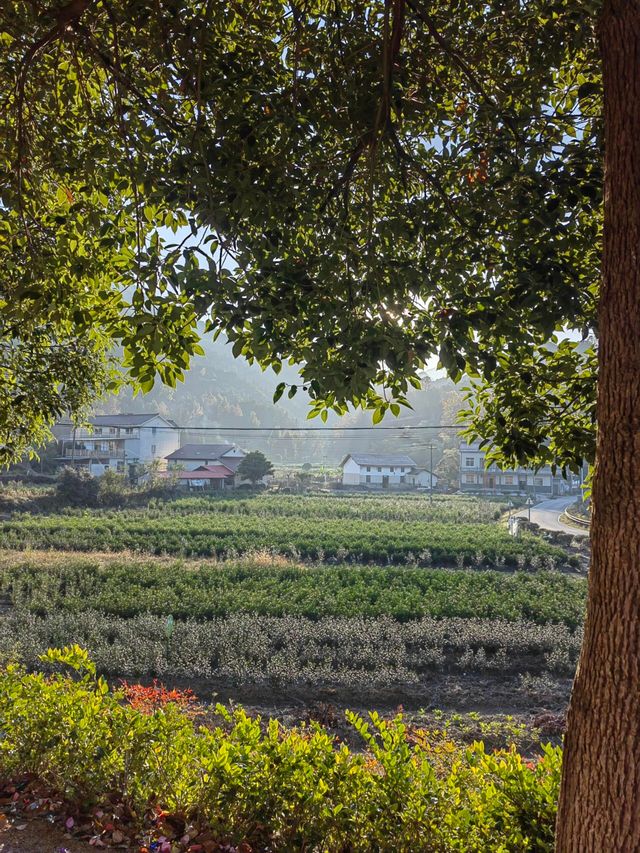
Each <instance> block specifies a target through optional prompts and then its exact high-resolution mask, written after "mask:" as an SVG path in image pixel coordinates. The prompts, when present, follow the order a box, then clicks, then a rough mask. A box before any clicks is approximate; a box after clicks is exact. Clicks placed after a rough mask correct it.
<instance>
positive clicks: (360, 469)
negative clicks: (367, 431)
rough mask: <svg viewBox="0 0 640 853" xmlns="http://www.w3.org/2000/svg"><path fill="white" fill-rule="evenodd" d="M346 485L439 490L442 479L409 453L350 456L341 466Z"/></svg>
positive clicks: (343, 481)
mask: <svg viewBox="0 0 640 853" xmlns="http://www.w3.org/2000/svg"><path fill="white" fill-rule="evenodd" d="M340 467H341V468H342V485H343V486H345V487H349V486H358V487H364V488H371V489H417V488H435V485H436V483H437V481H438V478H437V477H436V476H435V474H432V473H431V472H430V471H428V470H427V469H426V468H421V467H420V466H418V465H416V462H415V460H414V459H412V458H411V456H406V455H405V454H401V453H399V454H384V455H378V454H375V453H349V454H348V455H347V456H345V458H344V459H343V460H342V462H341V463H340Z"/></svg>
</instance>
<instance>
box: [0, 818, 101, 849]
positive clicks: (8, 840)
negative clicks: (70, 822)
mask: <svg viewBox="0 0 640 853" xmlns="http://www.w3.org/2000/svg"><path fill="white" fill-rule="evenodd" d="M4 817H5V815H0V818H4ZM0 823H2V824H3V828H0V853H86V851H88V850H95V847H90V846H89V844H88V843H85V842H83V841H77V840H76V839H75V838H71V837H69V835H68V834H67V833H65V832H63V831H62V830H61V829H60V828H59V827H57V826H52V825H51V824H50V823H47V822H46V821H45V820H42V819H41V818H31V819H29V820H24V819H23V818H21V817H18V818H15V819H12V818H9V819H8V820H6V821H0ZM18 827H20V828H18Z"/></svg>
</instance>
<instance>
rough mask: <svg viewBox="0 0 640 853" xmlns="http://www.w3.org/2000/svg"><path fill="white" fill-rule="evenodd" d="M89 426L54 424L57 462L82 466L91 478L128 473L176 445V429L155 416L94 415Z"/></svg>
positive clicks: (159, 459) (162, 462)
mask: <svg viewBox="0 0 640 853" xmlns="http://www.w3.org/2000/svg"><path fill="white" fill-rule="evenodd" d="M89 424H90V426H89V427H77V428H74V426H73V424H71V423H62V424H58V425H57V427H56V430H55V434H56V437H57V438H58V447H59V454H60V455H59V457H58V460H59V461H60V462H61V463H63V464H66V465H74V466H76V467H80V466H84V467H87V468H88V469H89V471H90V472H91V473H92V474H94V475H95V476H100V475H101V474H103V473H104V472H105V471H107V470H112V471H116V472H118V473H120V474H125V473H127V474H128V473H130V471H131V469H132V466H135V465H148V464H150V463H153V462H155V463H157V464H158V465H159V467H164V466H165V464H166V463H165V458H166V457H167V455H168V454H170V453H171V452H172V451H174V450H176V449H177V448H178V447H179V446H180V430H179V428H178V426H177V425H176V424H175V423H174V422H173V421H172V420H169V419H168V418H165V417H163V416H162V415H159V414H157V413H150V414H134V413H130V412H126V413H123V414H116V415H94V416H93V417H91V418H89Z"/></svg>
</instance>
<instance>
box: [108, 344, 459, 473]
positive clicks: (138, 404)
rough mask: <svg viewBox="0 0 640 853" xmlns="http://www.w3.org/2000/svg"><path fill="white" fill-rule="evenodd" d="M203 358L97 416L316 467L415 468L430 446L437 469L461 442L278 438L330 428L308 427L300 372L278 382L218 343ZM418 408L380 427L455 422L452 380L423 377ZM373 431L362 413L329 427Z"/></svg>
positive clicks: (286, 370) (440, 437)
mask: <svg viewBox="0 0 640 853" xmlns="http://www.w3.org/2000/svg"><path fill="white" fill-rule="evenodd" d="M203 346H204V349H205V355H204V356H202V357H197V358H196V359H194V361H193V363H192V368H191V370H189V371H188V372H187V374H186V379H185V381H184V382H183V383H178V386H177V387H176V388H168V387H167V386H164V385H161V384H159V383H158V384H156V386H155V388H154V389H153V390H152V391H150V392H149V393H148V394H145V395H144V396H138V397H136V398H134V397H133V394H132V392H131V390H130V389H123V390H122V391H121V392H120V394H118V395H117V396H114V397H108V398H107V399H105V400H104V401H103V402H102V403H101V404H99V405H98V407H97V408H96V411H98V412H99V413H104V414H109V413H112V412H113V413H115V412H123V411H158V412H160V413H161V414H162V415H164V416H166V417H168V418H171V419H173V420H174V421H176V423H178V424H180V425H181V426H182V425H184V426H191V427H199V428H202V427H212V428H214V429H212V430H211V431H206V432H203V431H202V430H201V429H199V430H197V431H196V432H194V434H193V435H189V434H186V436H185V439H184V440H185V441H187V440H188V441H213V440H217V439H220V438H223V439H227V440H229V441H235V442H238V443H240V444H242V445H243V446H245V447H247V448H248V449H261V450H265V452H268V454H269V455H270V456H271V458H273V459H274V460H275V461H279V462H306V461H309V462H317V463H319V464H325V465H335V464H337V463H338V462H339V461H340V459H341V458H343V456H344V455H346V453H349V452H354V451H360V452H367V451H369V452H378V453H383V452H397V451H398V450H402V451H403V452H407V453H410V454H411V455H412V456H413V457H414V458H415V459H416V461H417V462H419V463H421V464H428V463H429V461H430V449H429V446H428V445H429V444H430V443H431V442H433V444H434V464H435V463H436V462H437V461H438V460H439V459H440V456H441V454H442V449H443V446H447V444H449V445H451V444H452V442H455V440H456V439H455V433H454V432H453V431H451V430H449V431H447V432H445V433H442V434H441V433H440V431H439V430H437V429H434V430H424V431H420V432H415V433H412V434H411V435H402V434H401V431H400V430H393V431H389V430H380V431H375V432H366V433H353V432H351V433H349V432H340V433H336V432H333V431H332V432H331V434H327V435H323V434H322V433H316V432H310V433H309V432H307V433H287V432H285V431H278V432H275V431H272V430H271V429H270V428H271V427H284V428H285V429H291V428H293V427H301V426H314V427H322V426H325V425H324V424H322V423H321V421H320V420H319V419H318V420H312V421H309V420H307V415H308V412H309V398H308V396H307V394H306V393H305V392H304V390H303V388H302V383H301V380H300V378H299V376H298V374H297V372H296V370H295V368H293V367H290V366H284V367H283V369H282V372H281V373H280V374H279V375H278V376H277V377H276V375H275V374H274V373H272V372H271V371H267V372H263V371H262V370H261V369H260V368H259V367H258V366H257V365H249V364H248V363H247V362H246V361H245V360H244V359H235V358H234V357H233V355H232V353H231V347H230V346H229V345H228V344H227V343H226V342H225V341H224V340H223V339H222V338H220V339H219V340H218V341H215V342H214V341H212V340H211V339H205V340H204V341H203ZM282 381H284V382H286V383H287V386H290V385H296V386H297V393H296V394H295V395H294V396H293V397H291V398H289V397H288V394H287V393H286V392H285V393H284V394H283V395H282V397H281V398H280V400H279V401H278V402H277V403H274V402H273V393H274V389H275V387H276V385H277V384H278V382H282ZM409 400H410V402H411V405H412V407H413V408H412V409H405V410H403V411H402V412H401V414H400V416H399V418H397V419H396V418H393V417H392V416H391V415H389V416H387V418H386V419H385V420H384V422H383V423H382V424H381V426H385V427H386V426H398V427H400V426H407V425H427V424H428V425H440V424H443V423H452V422H453V419H454V415H455V411H456V410H457V407H458V406H459V402H460V400H461V395H460V393H459V391H458V390H456V389H455V388H454V386H453V383H451V382H450V381H449V380H448V379H436V380H431V379H429V377H425V382H424V385H423V388H422V390H420V391H417V390H416V391H412V393H411V394H410V395H409ZM338 424H339V425H340V426H341V427H349V426H371V413H370V412H363V411H357V412H352V413H350V414H349V415H347V416H346V417H344V418H338V417H337V416H335V415H334V416H331V415H330V416H329V418H328V420H327V423H326V426H327V427H331V426H333V427H335V426H337V425H338ZM215 427H218V428H219V427H259V428H263V430H264V431H261V432H256V433H251V432H242V431H240V430H239V431H238V432H237V433H235V432H222V433H217V432H216V430H215Z"/></svg>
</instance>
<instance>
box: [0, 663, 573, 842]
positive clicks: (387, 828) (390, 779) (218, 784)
mask: <svg viewBox="0 0 640 853" xmlns="http://www.w3.org/2000/svg"><path fill="white" fill-rule="evenodd" d="M45 657H46V659H47V662H48V664H64V665H66V666H70V667H71V668H72V669H73V670H75V675H73V676H69V675H65V674H62V673H61V674H56V675H53V676H45V675H43V674H41V673H34V674H30V673H27V672H25V671H24V670H22V669H21V668H19V667H16V666H9V667H8V668H7V669H6V670H5V671H4V672H3V673H2V674H0V734H1V740H0V771H1V772H2V773H3V774H4V775H5V776H10V775H12V774H21V773H32V774H34V775H35V776H36V777H37V778H39V779H41V780H42V782H43V783H45V784H47V785H48V786H49V787H50V788H52V789H55V790H56V791H57V792H59V793H60V794H62V795H63V796H64V797H65V798H66V799H67V800H69V801H72V802H74V803H75V804H77V805H78V806H79V807H83V806H84V807H88V806H89V805H91V804H93V803H98V802H100V801H101V800H104V799H105V798H106V797H107V796H109V795H110V794H113V793H114V792H116V793H117V794H118V795H119V796H120V797H121V798H122V799H123V800H124V801H125V802H126V803H127V804H128V805H129V807H130V808H131V810H132V813H133V814H134V815H138V816H140V817H141V816H142V815H144V812H145V810H146V809H147V808H148V807H149V806H150V805H151V804H152V803H153V804H159V805H161V806H162V807H163V808H165V809H167V810H169V811H172V812H179V813H182V814H183V815H184V816H185V817H187V818H188V819H189V820H193V821H197V822H200V823H203V824H206V825H208V826H209V827H211V829H212V831H213V832H214V833H215V834H216V835H217V836H218V837H219V838H220V839H221V840H225V841H229V842H230V843H238V842H240V841H243V840H246V841H248V842H249V843H250V844H251V845H252V847H253V848H254V849H255V850H266V849H269V850H272V851H298V850H303V849H304V850H308V851H325V853H340V851H343V853H346V851H350V853H371V852H372V851H380V853H391V851H394V853H402V851H406V853H409V851H412V853H416V851H425V853H431V851H433V853H435V852H436V851H444V853H447V851H458V853H462V851H465V853H473V851H486V853H489V851H491V853H499V851H526V850H530V851H539V853H542V852H543V851H551V850H552V849H553V824H554V815H555V803H556V797H557V791H558V784H559V772H560V762H561V752H560V750H559V749H557V748H552V747H547V748H546V750H545V752H544V755H543V756H542V757H541V758H540V760H539V761H537V762H535V763H530V762H526V761H524V760H523V759H522V758H521V756H519V755H518V754H517V753H516V752H515V751H509V752H501V753H495V754H486V753H485V751H484V748H483V746H482V745H481V744H475V745H474V746H473V747H472V748H471V749H469V750H466V751H457V750H453V749H452V748H450V749H448V750H447V758H446V760H442V754H441V751H440V752H439V751H438V750H435V751H434V750H433V749H432V748H431V747H430V745H429V740H428V738H425V739H418V743H417V744H416V743H410V742H409V739H408V738H407V732H406V730H405V725H404V723H403V722H402V718H401V717H397V718H396V719H395V720H394V721H392V722H388V721H384V720H382V719H380V718H379V717H378V716H377V715H376V714H371V715H370V719H369V721H368V722H365V720H364V719H363V718H361V717H359V716H357V715H353V714H352V715H349V717H350V721H351V722H352V723H353V725H354V726H355V728H356V729H357V731H358V732H359V733H360V735H361V736H362V738H363V740H364V746H365V750H364V751H363V752H361V753H354V752H350V751H349V750H348V749H347V748H346V747H345V746H340V747H336V746H335V745H334V743H333V741H332V739H331V737H330V736H329V735H328V734H327V733H326V732H325V731H324V730H323V729H322V728H321V727H320V726H316V725H314V726H311V727H309V728H303V729H298V730H292V731H287V730H283V729H282V728H281V727H280V726H279V725H278V723H277V722H276V721H273V720H272V721H270V722H269V724H268V725H267V727H266V729H263V727H261V725H260V722H259V721H258V720H254V719H251V718H249V717H247V716H246V714H245V713H244V712H243V711H242V710H238V711H236V712H235V713H234V714H233V715H230V714H228V713H227V712H225V711H224V709H222V708H219V709H218V711H219V713H220V714H223V715H226V722H225V724H224V725H223V726H219V727H217V728H213V729H205V728H202V727H201V728H196V727H195V726H194V724H193V722H192V721H191V720H190V719H189V718H188V717H187V716H185V715H184V714H182V713H181V712H180V710H179V709H178V708H177V707H175V706H168V707H166V708H165V709H163V710H159V711H156V712H155V713H153V714H151V715H148V714H141V713H140V712H138V711H136V710H134V709H133V708H131V707H128V706H126V705H125V704H123V703H122V701H121V700H122V697H121V695H120V694H119V693H118V692H111V691H110V690H109V688H108V685H107V684H106V682H105V681H104V680H103V679H101V678H97V677H96V672H95V667H94V665H93V663H92V662H91V660H90V659H89V658H88V656H87V654H86V652H85V651H83V650H82V649H80V648H79V647H78V646H74V647H71V648H68V649H64V650H62V651H60V650H50V651H49V652H48V653H47V655H46V656H45ZM413 740H415V738H414V739H413ZM436 753H437V754H436Z"/></svg>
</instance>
